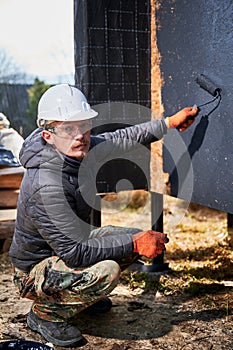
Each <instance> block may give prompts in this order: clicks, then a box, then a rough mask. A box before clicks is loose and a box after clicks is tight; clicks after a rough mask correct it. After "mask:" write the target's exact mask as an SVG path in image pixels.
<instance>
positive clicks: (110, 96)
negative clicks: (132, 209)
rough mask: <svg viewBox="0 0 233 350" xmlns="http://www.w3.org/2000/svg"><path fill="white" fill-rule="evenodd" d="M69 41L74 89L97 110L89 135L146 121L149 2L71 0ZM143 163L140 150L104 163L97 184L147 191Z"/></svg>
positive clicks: (144, 157)
mask: <svg viewBox="0 0 233 350" xmlns="http://www.w3.org/2000/svg"><path fill="white" fill-rule="evenodd" d="M74 40H75V85H76V86H77V87H78V88H80V89H81V90H82V91H83V92H84V94H85V95H86V96H87V99H88V101H89V103H90V104H91V105H92V106H93V105H94V106H95V109H97V110H98V111H99V116H98V118H97V119H96V120H95V121H94V122H95V125H94V129H93V133H101V132H104V131H110V130H115V129H116V128H122V127H125V126H128V125H134V124H138V123H142V122H144V121H148V120H150V119H151V115H150V109H149V108H150V2H149V1H132V0H128V1H127V0H125V1H123V0H120V1H114V0H108V1H107V0H105V1H104V0H102V1H101V0H87V1H86V0H85V1H82V0H75V1H74ZM143 106H144V108H143ZM127 160H128V161H127ZM125 162H126V163H127V164H126V163H125ZM149 163H150V155H149V152H148V151H147V150H146V148H144V150H141V151H139V152H137V154H135V153H134V154H133V153H132V154H131V155H128V156H127V159H122V160H119V159H115V160H112V161H111V162H108V163H107V164H105V165H104V166H103V168H102V170H101V171H100V173H99V175H98V181H97V182H98V183H99V184H101V186H102V187H103V188H102V190H103V191H115V190H116V183H117V182H119V180H120V179H121V178H124V179H128V180H129V182H130V183H131V184H132V185H133V188H148V187H149V184H148V178H149ZM132 174H133V176H132ZM126 187H127V186H126ZM124 189H127V188H124ZM130 189H132V188H130ZM100 191H101V190H100Z"/></svg>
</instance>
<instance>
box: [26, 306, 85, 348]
mask: <svg viewBox="0 0 233 350" xmlns="http://www.w3.org/2000/svg"><path fill="white" fill-rule="evenodd" d="M27 324H28V327H29V328H31V329H32V330H33V331H35V332H38V333H40V334H41V335H42V336H43V337H44V338H45V339H46V340H47V341H48V342H51V343H52V344H54V345H57V346H62V347H65V348H68V347H76V346H80V345H82V343H83V341H84V338H83V336H82V334H81V332H80V331H79V330H78V328H76V327H74V326H73V325H71V324H69V323H68V322H50V321H46V320H43V319H42V318H39V317H38V316H37V315H36V314H35V313H34V312H33V311H32V310H31V311H30V312H29V315H28V317H27Z"/></svg>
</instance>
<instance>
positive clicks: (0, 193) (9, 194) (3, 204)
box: [0, 189, 19, 209]
mask: <svg viewBox="0 0 233 350" xmlns="http://www.w3.org/2000/svg"><path fill="white" fill-rule="evenodd" d="M18 195H19V190H2V189H0V208H6V209H7V208H16V206H17V201H18Z"/></svg>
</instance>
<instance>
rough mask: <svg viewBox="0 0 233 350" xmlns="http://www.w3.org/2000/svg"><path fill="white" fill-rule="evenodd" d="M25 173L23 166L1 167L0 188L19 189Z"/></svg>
mask: <svg viewBox="0 0 233 350" xmlns="http://www.w3.org/2000/svg"><path fill="white" fill-rule="evenodd" d="M23 174H24V169H23V167H17V168H2V169H0V188H11V189H19V188H20V185H21V181H22V179H23Z"/></svg>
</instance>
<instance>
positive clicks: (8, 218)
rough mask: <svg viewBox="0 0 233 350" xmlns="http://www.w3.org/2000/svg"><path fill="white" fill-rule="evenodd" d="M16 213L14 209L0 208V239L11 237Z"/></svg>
mask: <svg viewBox="0 0 233 350" xmlns="http://www.w3.org/2000/svg"><path fill="white" fill-rule="evenodd" d="M16 214H17V210H16V209H3V210H0V239H7V238H12V237H13V234H14V229H15V219H16Z"/></svg>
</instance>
